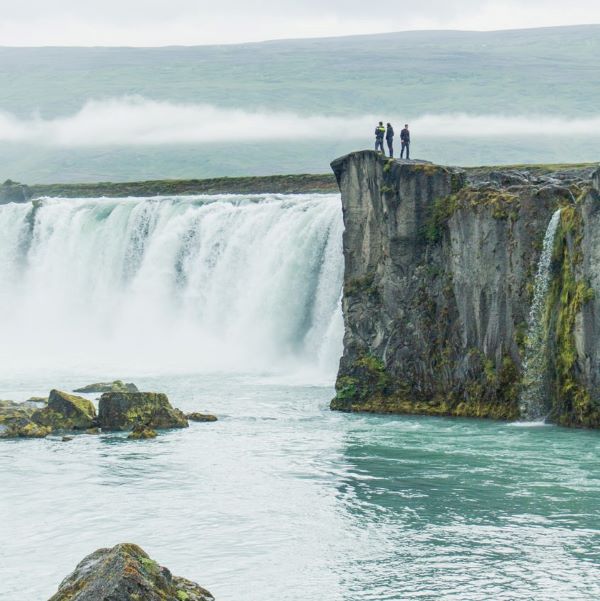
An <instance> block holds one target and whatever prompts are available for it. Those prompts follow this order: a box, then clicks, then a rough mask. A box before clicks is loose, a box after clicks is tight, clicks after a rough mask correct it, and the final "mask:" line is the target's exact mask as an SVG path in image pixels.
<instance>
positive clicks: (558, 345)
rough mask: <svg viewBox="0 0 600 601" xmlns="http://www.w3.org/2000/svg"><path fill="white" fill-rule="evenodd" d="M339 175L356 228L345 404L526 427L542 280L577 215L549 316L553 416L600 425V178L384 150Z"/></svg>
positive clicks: (341, 405)
mask: <svg viewBox="0 0 600 601" xmlns="http://www.w3.org/2000/svg"><path fill="white" fill-rule="evenodd" d="M332 168H333V171H334V173H335V175H336V177H337V180H338V183H339V185H340V189H341V193H342V205H343V213H344V223H345V233H344V259H345V279H344V297H343V310H344V321H345V338H344V355H343V358H342V360H341V362H340V369H339V373H338V378H337V382H336V390H337V394H336V397H335V399H334V400H333V401H332V404H331V406H332V408H333V409H338V410H342V411H370V412H383V413H423V414H432V415H457V416H476V417H489V418H498V419H518V418H519V417H520V409H519V398H520V395H521V392H522V389H523V385H524V383H523V382H522V375H523V373H522V368H523V356H524V350H525V347H526V335H527V318H528V314H529V309H530V305H531V302H532V296H533V284H534V276H535V274H536V272H537V264H538V260H539V257H540V252H541V247H542V240H543V238H544V234H545V232H546V229H547V226H548V223H549V221H550V218H551V216H552V214H553V213H554V211H555V210H556V209H557V208H558V207H563V210H562V212H561V219H560V223H559V226H558V230H557V233H556V238H555V242H554V249H553V253H552V266H551V273H550V281H549V286H548V295H547V299H546V308H545V311H544V312H543V321H544V323H543V329H544V335H545V336H546V338H547V344H546V345H545V346H546V348H547V351H546V356H545V357H544V361H543V363H544V364H545V366H546V374H545V389H546V391H547V412H548V414H549V418H550V419H551V420H552V421H554V422H557V423H560V424H564V425H573V426H591V427H598V426H600V323H597V317H596V316H600V198H599V196H600V195H599V193H598V192H599V180H600V175H599V173H598V172H596V173H595V174H594V175H593V180H592V179H590V175H591V173H592V169H590V168H588V169H574V168H568V167H565V168H563V169H562V170H561V169H559V168H555V169H551V168H537V169H536V168H531V169H529V170H526V169H507V170H495V171H492V170H489V169H488V170H485V169H474V170H466V171H465V170H458V169H451V168H447V167H440V166H435V165H419V164H413V163H407V162H401V161H393V160H387V159H384V158H382V157H381V156H379V155H377V154H376V153H374V152H370V151H367V152H360V153H353V154H350V155H348V156H345V157H343V158H341V159H338V160H336V161H334V162H333V163H332ZM592 181H593V185H592Z"/></svg>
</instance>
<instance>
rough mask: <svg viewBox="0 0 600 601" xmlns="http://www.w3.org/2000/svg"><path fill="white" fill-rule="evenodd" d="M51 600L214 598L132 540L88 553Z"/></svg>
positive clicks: (195, 600)
mask: <svg viewBox="0 0 600 601" xmlns="http://www.w3.org/2000/svg"><path fill="white" fill-rule="evenodd" d="M49 601H214V597H213V596H212V595H211V593H209V592H208V591H207V590H206V589H204V588H202V587H201V586H199V585H198V584H196V583H195V582H192V581H191V580H187V579H186V578H181V577H178V576H173V575H172V574H171V572H170V571H169V570H168V569H167V568H164V567H162V566H160V565H158V563H156V562H155V561H154V560H152V559H150V557H149V556H148V554H147V553H146V552H145V551H144V550H143V549H141V548H140V547H138V546H137V545H134V544H131V543H123V544H120V545H116V546H114V547H113V548H112V549H98V550H97V551H94V553H92V554H90V555H88V556H87V557H85V558H84V559H83V560H82V561H81V562H80V563H79V564H78V565H77V567H76V568H75V570H74V571H73V573H72V574H70V575H69V576H67V578H65V580H63V581H62V582H61V584H60V586H59V589H58V592H57V593H56V594H55V595H53V596H52V597H51V598H50V600H49Z"/></svg>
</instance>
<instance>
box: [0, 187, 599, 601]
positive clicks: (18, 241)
mask: <svg viewBox="0 0 600 601" xmlns="http://www.w3.org/2000/svg"><path fill="white" fill-rule="evenodd" d="M338 203H339V198H337V197H335V196H332V197H327V198H324V197H323V198H319V199H315V198H312V197H297V198H281V197H268V198H260V199H254V198H251V199H240V198H233V199H232V198H231V197H223V198H217V199H196V200H189V199H187V200H186V199H183V200H182V199H175V200H172V201H170V200H163V201H162V202H160V203H155V202H153V201H149V200H139V199H138V200H136V199H129V200H124V201H94V202H91V201H89V202H88V201H85V202H84V201H61V200H57V201H54V200H52V201H47V202H46V203H45V204H44V206H43V207H42V208H41V209H39V208H38V209H37V213H31V211H32V209H28V208H21V207H17V206H8V207H0V228H2V233H3V238H2V240H1V241H0V250H1V251H2V253H1V256H2V262H1V263H0V283H2V284H3V285H2V287H0V309H2V310H1V311H0V322H1V323H0V325H1V326H2V332H3V336H4V340H3V342H2V348H1V349H0V358H1V362H0V398H9V399H14V400H25V399H26V398H28V397H29V396H31V395H40V394H43V393H47V391H48V390H50V389H51V388H61V389H64V390H72V389H73V388H75V387H76V386H79V385H82V384H88V383H90V382H92V381H98V380H100V379H106V378H107V377H122V378H124V379H127V380H128V381H131V380H132V381H135V382H136V383H137V385H138V386H139V387H140V388H141V389H145V390H157V391H164V392H166V393H167V394H168V395H169V398H170V399H171V401H172V403H173V404H174V405H175V406H178V407H180V408H181V409H183V410H186V411H192V410H206V411H210V412H213V413H216V414H217V415H218V416H219V421H218V422H216V423H212V424H191V425H190V427H189V428H188V429H184V430H179V431H169V432H165V433H162V434H161V435H160V436H159V437H158V438H157V439H155V440H148V441H128V440H127V439H126V435H125V434H113V433H105V434H101V435H79V436H76V437H75V439H74V440H72V441H70V442H61V440H60V437H49V438H47V439H44V440H12V441H7V440H3V441H0V473H1V474H2V486H1V487H0V511H1V519H0V540H1V541H2V544H1V545H0V598H1V599H2V600H3V601H22V600H23V599H27V600H35V601H38V600H39V601H43V600H45V599H48V598H49V597H50V596H51V595H52V594H53V593H54V592H55V591H56V589H57V587H58V585H59V583H60V581H61V579H62V578H64V577H65V576H66V575H67V574H68V573H69V572H71V571H72V570H73V568H74V567H75V565H76V564H77V563H78V561H80V560H81V559H82V558H83V557H84V556H85V555H86V554H88V553H90V552H92V551H93V550H95V549H96V548H98V547H105V546H111V545H114V544H116V543H119V542H126V541H127V542H135V543H137V544H139V545H140V546H142V547H143V548H144V549H145V550H146V551H147V552H148V553H149V554H150V555H151V556H152V557H153V558H154V559H156V560H157V561H158V562H159V563H161V564H162V565H165V566H168V567H169V568H170V569H171V570H172V572H173V573H175V574H177V575H181V576H185V577H187V578H190V579H192V580H195V581H197V582H198V583H200V584H201V585H203V586H205V587H206V588H208V589H209V590H210V591H211V592H212V593H213V594H214V595H215V597H216V599H217V600H218V601H237V600H241V599H243V600H244V601H265V600H266V601H305V600H306V599H323V600H325V601H342V600H343V601H357V600H358V601H387V600H390V601H391V600H394V601H400V600H402V601H408V600H413V599H418V600H431V601H433V600H447V601H450V600H453V601H488V600H492V599H493V600H507V601H508V600H511V601H512V600H515V601H516V600H523V601H525V600H528V601H529V600H557V601H558V600H561V601H563V600H573V601H576V600H593V599H599V598H600V452H599V451H600V433H598V432H592V431H572V430H567V429H561V428H556V427H553V426H545V425H540V424H508V423H495V422H489V421H478V420H461V419H440V418H427V417H408V416H399V417H389V416H388V417H380V416H367V415H345V414H340V413H333V412H330V411H329V409H328V403H329V400H330V399H331V397H332V395H333V389H332V383H333V381H334V377H335V368H336V363H337V358H338V357H339V354H340V351H341V329H340V314H339V293H340V286H341V251H340V244H341V238H340V235H341V227H340V219H339V205H338ZM165 207H166V208H165ZM28 211H30V212H28ZM248 220H249V221H250V222H251V223H250V225H249V227H247V228H244V224H245V223H246V221H248ZM265 221H266V222H267V225H265V226H264V227H265V228H267V229H265V231H261V230H257V228H258V227H259V226H258V224H262V223H263V222H265ZM32 224H33V225H32ZM203 228H204V229H203ZM278 228H279V230H278ZM190 231H193V232H200V234H201V235H199V236H198V237H194V236H191V235H190ZM111 232H112V235H111ZM273 232H274V233H273ZM271 234H272V235H273V236H274V238H271V237H270V236H271ZM77 236H81V238H80V239H78V238H77ZM182 240H183V241H184V242H183V243H182V242H181V241H182ZM249 241H251V242H252V253H249V251H248V252H246V251H244V247H245V245H248V244H249V243H250V242H249ZM61 242H62V243H61ZM249 254H251V255H252V256H250V257H248V255H249ZM244 260H247V261H248V262H247V263H246V264H244V263H243V261H244ZM240 261H241V262H242V265H241V266H240V267H239V270H238V271H236V272H233V271H232V270H233V269H234V266H236V265H239V264H240ZM86 266H87V267H86ZM84 267H86V268H84ZM233 276H234V280H231V279H228V278H231V277H233ZM240 282H241V283H242V285H241V287H240V286H238V287H236V286H237V285H238V284H239V283H240ZM305 284H306V285H308V292H306V293H305V292H304V287H303V286H304V285H305ZM7 287H8V288H9V289H10V290H11V294H6V290H7ZM233 289H235V294H233V295H232V294H230V292H229V291H231V290H233ZM90 291H92V292H90ZM303 295H304V296H303ZM140 299H141V300H145V301H146V302H141V300H140ZM107 307H108V309H107ZM198 307H200V308H201V310H197V311H196V309H197V308H198ZM35 309H37V312H36V311H35ZM114 323H116V324H117V326H116V327H114V328H112V326H113V324H114ZM190 333H191V334H190ZM111 349H114V353H112V352H111V351H110V350H111ZM95 396H96V395H90V396H89V398H91V399H94V398H95Z"/></svg>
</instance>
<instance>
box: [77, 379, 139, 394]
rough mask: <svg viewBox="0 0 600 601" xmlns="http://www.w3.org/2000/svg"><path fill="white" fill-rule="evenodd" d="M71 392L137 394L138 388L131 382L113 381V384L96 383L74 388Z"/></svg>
mask: <svg viewBox="0 0 600 601" xmlns="http://www.w3.org/2000/svg"><path fill="white" fill-rule="evenodd" d="M73 392H83V393H87V394H89V393H104V392H139V391H138V387H137V386H136V385H135V384H133V383H132V382H123V381H122V380H115V381H114V382H97V383H95V384H88V385H87V386H82V387H81V388H76V389H75V390H74V391H73Z"/></svg>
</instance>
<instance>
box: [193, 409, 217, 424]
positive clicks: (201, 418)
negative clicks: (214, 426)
mask: <svg viewBox="0 0 600 601" xmlns="http://www.w3.org/2000/svg"><path fill="white" fill-rule="evenodd" d="M186 417H187V418H188V419H189V420H190V421H191V422H216V421H217V416H216V415H211V414H210V413H198V412H197V411H194V412H193V413H188V414H186Z"/></svg>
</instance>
